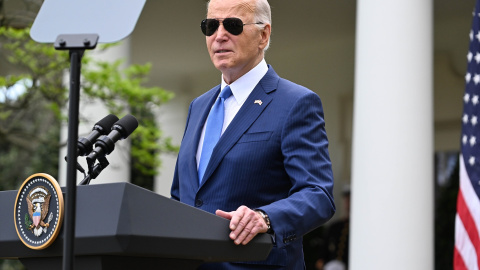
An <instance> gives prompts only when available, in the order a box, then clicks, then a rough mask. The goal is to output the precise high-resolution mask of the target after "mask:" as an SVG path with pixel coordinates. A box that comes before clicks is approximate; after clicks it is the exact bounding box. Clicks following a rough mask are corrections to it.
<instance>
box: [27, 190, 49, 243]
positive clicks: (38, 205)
mask: <svg viewBox="0 0 480 270" xmlns="http://www.w3.org/2000/svg"><path fill="white" fill-rule="evenodd" d="M51 197H52V195H51V194H50V192H49V191H48V189H47V188H45V187H43V186H38V187H36V188H34V189H33V190H32V191H30V192H29V194H28V196H27V203H28V214H29V216H30V218H31V220H32V221H33V223H32V224H31V225H30V226H29V227H28V229H29V230H31V231H33V234H34V235H35V236H37V237H39V236H40V235H42V233H46V232H47V228H48V227H49V225H50V224H49V223H50V221H52V218H53V213H50V216H49V218H48V221H47V223H45V222H44V220H45V218H46V217H47V214H48V207H49V205H50V198H51Z"/></svg>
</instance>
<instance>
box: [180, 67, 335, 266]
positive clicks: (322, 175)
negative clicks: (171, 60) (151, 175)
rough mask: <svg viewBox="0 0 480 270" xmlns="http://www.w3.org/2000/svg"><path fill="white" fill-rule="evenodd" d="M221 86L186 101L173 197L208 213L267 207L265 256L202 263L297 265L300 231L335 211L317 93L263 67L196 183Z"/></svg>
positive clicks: (300, 252) (300, 257)
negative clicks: (269, 233)
mask: <svg viewBox="0 0 480 270" xmlns="http://www.w3.org/2000/svg"><path fill="white" fill-rule="evenodd" d="M219 92H220V86H219V85H218V86H216V87H214V88H213V89H211V90H210V91H208V92H206V93H205V94H203V95H201V96H200V97H198V98H196V99H195V100H193V101H192V103H191V104H190V108H189V112H188V118H187V124H186V127H185V133H184V136H183V140H182V143H181V146H180V151H179V154H178V159H177V165H176V168H175V175H174V179H173V184H172V189H171V196H172V198H173V199H176V200H179V201H181V202H183V203H186V204H189V205H191V206H194V207H197V208H199V209H203V210H205V211H208V212H210V213H215V210H217V209H221V210H224V211H234V210H236V209H237V208H238V207H239V206H241V205H245V206H247V207H249V208H251V209H261V210H263V211H265V212H266V213H267V214H268V216H269V217H270V220H271V224H272V229H273V230H274V237H273V239H274V248H273V249H272V251H271V252H270V255H269V257H268V258H267V260H265V261H261V262H248V263H223V264H214V265H208V267H205V269H249V268H248V267H249V266H252V267H253V265H257V267H260V268H263V269H265V268H266V267H273V268H272V269H303V268H304V260H303V249H302V236H303V235H304V234H306V233H307V232H309V231H311V230H313V229H315V228H316V227H318V226H320V225H322V224H323V223H325V222H326V221H327V220H329V219H330V218H331V217H332V215H333V214H334V212H335V206H334V202H333V196H332V189H333V175H332V168H331V162H330V158H329V154H328V140H327V135H326V132H325V121H324V117H323V108H322V105H321V101H320V98H319V97H318V95H317V94H315V93H313V92H312V91H310V90H308V89H307V88H305V87H303V86H300V85H297V84H294V83H292V82H290V81H287V80H285V79H282V78H280V77H279V76H278V75H277V74H276V73H275V71H274V70H273V68H272V67H271V66H269V69H268V72H267V73H266V75H265V76H264V77H263V78H262V79H261V80H260V82H259V83H258V85H257V86H256V87H255V89H254V90H253V91H252V93H251V94H250V96H249V97H248V98H247V100H246V101H245V103H244V104H243V106H242V107H241V108H240V110H239V111H238V113H237V115H236V116H235V118H234V119H233V120H232V122H231V123H230V125H229V126H228V128H227V129H226V130H225V132H224V134H223V135H222V137H221V138H220V140H219V142H218V143H217V145H216V146H215V148H214V150H213V153H212V157H211V159H210V162H209V164H208V166H207V169H206V171H205V175H204V179H203V182H202V184H201V185H199V181H198V175H197V163H196V158H195V156H196V152H197V148H198V143H199V140H200V135H201V132H202V128H203V125H204V123H205V120H206V119H207V116H208V113H209V110H210V108H211V107H212V105H213V103H214V101H215V99H216V97H217V96H218V94H219ZM257 100H260V101H261V102H258V101H257ZM255 101H257V102H255ZM259 103H261V104H259ZM268 269H270V268H268Z"/></svg>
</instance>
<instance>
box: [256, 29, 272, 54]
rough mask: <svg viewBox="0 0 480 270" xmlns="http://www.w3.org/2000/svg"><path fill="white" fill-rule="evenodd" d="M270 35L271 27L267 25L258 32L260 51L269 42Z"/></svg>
mask: <svg viewBox="0 0 480 270" xmlns="http://www.w3.org/2000/svg"><path fill="white" fill-rule="evenodd" d="M271 33H272V25H270V24H268V23H267V24H266V25H265V27H264V28H263V30H261V32H260V35H261V41H260V44H259V47H260V49H262V50H263V49H264V48H265V47H266V46H267V44H268V41H269V40H270V35H271Z"/></svg>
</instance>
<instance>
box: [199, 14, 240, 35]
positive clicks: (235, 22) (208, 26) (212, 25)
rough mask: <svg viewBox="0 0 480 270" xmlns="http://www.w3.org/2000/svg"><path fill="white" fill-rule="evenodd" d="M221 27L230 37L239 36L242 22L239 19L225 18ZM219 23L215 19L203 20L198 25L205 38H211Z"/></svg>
mask: <svg viewBox="0 0 480 270" xmlns="http://www.w3.org/2000/svg"><path fill="white" fill-rule="evenodd" d="M222 24H223V27H225V30H227V31H228V32H229V33H230V34H232V35H235V36H237V35H240V34H241V33H242V32H243V22H242V20H240V19H239V18H226V19H224V20H223V22H222ZM219 26H220V22H219V21H218V20H217V19H205V20H203V21H202V23H201V24H200V28H202V32H203V34H204V35H205V36H211V35H213V33H215V31H217V29H218V27H219Z"/></svg>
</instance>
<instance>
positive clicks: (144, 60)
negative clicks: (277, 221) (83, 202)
mask: <svg viewBox="0 0 480 270" xmlns="http://www.w3.org/2000/svg"><path fill="white" fill-rule="evenodd" d="M41 3H42V1H41V0H24V1H19V0H0V27H1V28H2V29H12V28H13V29H17V30H21V29H25V28H27V29H28V27H29V26H30V25H31V23H32V22H33V20H34V18H35V16H36V14H37V12H38V8H39V7H40V5H41ZM270 4H271V6H272V13H273V24H272V30H273V32H272V43H271V47H270V49H269V50H268V52H267V54H266V60H267V63H269V64H271V65H272V66H273V67H274V69H275V71H276V72H277V73H278V74H279V75H280V76H281V77H284V78H287V79H289V80H291V81H294V82H296V83H298V84H301V85H304V86H306V87H308V88H310V89H311V90H313V91H315V92H316V93H318V95H319V96H320V97H321V99H322V102H323V106H324V110H325V119H326V129H327V134H328V137H329V140H330V146H329V151H330V157H331V159H332V163H333V170H334V178H335V190H334V195H335V198H336V204H337V213H336V214H335V216H334V218H333V219H332V221H330V222H329V223H327V224H326V225H325V226H324V227H322V228H319V229H318V230H316V231H313V232H311V233H310V234H308V235H307V236H305V243H304V244H305V259H306V264H307V268H308V269H323V268H321V267H322V264H325V263H327V262H328V261H329V260H331V259H332V258H333V257H336V258H337V257H338V258H346V257H348V256H347V255H348V251H347V250H348V233H347V235H345V234H343V235H342V230H343V228H345V221H348V217H349V197H348V196H349V194H350V189H351V185H350V184H351V179H352V175H351V170H352V169H351V168H352V129H353V128H352V127H353V119H354V116H353V112H354V108H353V107H354V71H355V40H356V14H357V3H356V1H353V0H352V1H348V0H347V1H327V0H322V1H306V0H298V1H278V0H272V1H270ZM474 4H475V3H474V1H473V0H468V1H450V0H435V1H432V7H431V8H432V11H433V31H434V32H433V37H432V39H433V46H434V48H433V97H432V98H433V104H434V122H433V123H432V124H433V126H434V141H433V142H432V143H433V144H434V153H431V154H432V160H433V162H434V164H435V166H434V172H433V175H434V177H433V178H432V179H431V184H432V187H434V200H435V223H434V224H435V228H434V231H435V243H434V246H435V269H451V265H452V258H453V242H454V240H453V238H454V233H453V228H454V215H455V202H456V194H457V192H458V154H459V148H460V132H461V115H462V97H463V93H464V75H465V71H466V54H467V51H468V42H469V39H468V34H469V31H470V25H471V20H472V10H473V8H474ZM384 12H389V11H388V10H385V11H384ZM205 14H206V9H205V1H202V0H197V1H188V2H187V1H158V0H156V1H147V3H146V5H145V7H144V9H143V12H142V14H141V16H140V19H139V21H138V23H137V25H136V28H135V30H134V32H133V33H132V34H131V36H130V37H129V38H127V39H126V40H123V41H122V42H120V43H119V44H117V45H116V46H115V47H113V48H106V49H104V48H99V49H97V50H95V51H92V52H87V57H88V63H85V65H84V69H85V71H83V75H84V76H85V79H84V81H82V83H83V84H84V90H82V93H81V99H82V110H81V121H82V126H81V128H80V130H81V134H80V136H81V135H85V134H87V133H88V132H89V130H90V129H91V127H92V125H93V123H95V122H96V121H98V120H99V119H100V118H101V117H102V116H104V115H106V113H108V112H115V113H116V114H118V115H119V117H120V116H121V115H122V114H125V113H132V114H133V115H135V116H137V118H139V120H140V126H144V127H145V130H143V129H142V130H139V131H138V133H139V134H138V135H137V136H138V137H132V140H131V141H128V142H124V143H123V144H122V145H121V146H120V147H119V148H120V150H116V151H117V152H114V153H113V154H112V155H111V159H112V160H110V161H111V163H112V165H111V167H109V168H108V169H106V170H105V171H104V172H103V173H102V175H101V176H100V177H99V179H97V180H95V181H93V182H92V184H96V183H105V182H117V181H130V182H132V183H135V184H138V185H140V186H143V187H145V188H148V189H151V190H153V191H155V192H157V193H159V194H162V195H164V196H169V188H170V184H171V179H172V176H173V170H174V165H175V158H176V154H175V153H176V150H177V149H178V145H179V144H180V142H181V138H182V134H183V129H184V125H185V118H186V114H187V111H188V106H189V103H190V101H191V100H192V99H193V98H195V97H196V96H198V95H200V94H201V93H203V92H205V91H206V90H208V89H210V88H211V87H213V86H215V85H217V84H218V83H219V82H220V76H221V75H220V73H219V72H218V71H217V70H216V69H215V68H214V66H213V65H212V64H211V62H210V58H209V56H208V53H207V51H206V46H205V37H204V36H203V34H202V33H201V31H200V21H201V20H202V19H203V18H204V17H205ZM52 19H53V18H52ZM408 19H409V18H391V20H400V21H405V23H407V22H408ZM386 23H388V22H386ZM0 34H1V36H0V172H2V173H1V175H0V190H9V189H17V188H18V187H19V185H20V184H21V183H22V182H23V181H24V180H25V179H26V178H27V177H28V176H29V175H31V174H33V173H35V172H46V173H49V174H51V175H53V176H54V177H55V178H57V179H59V181H60V182H61V183H63V184H64V183H65V175H66V172H65V165H66V163H65V161H64V160H63V157H64V156H65V141H66V129H65V127H66V121H65V120H66V116H65V115H66V111H65V108H66V102H67V100H68V89H66V88H65V84H64V82H65V70H68V66H69V63H68V57H67V56H66V55H65V54H63V55H60V56H53V54H54V52H49V51H48V47H53V46H51V45H48V44H47V45H45V46H46V47H45V48H44V47H41V46H43V45H41V44H36V43H33V44H30V45H28V44H29V42H30V41H29V40H28V35H27V36H25V33H23V35H24V36H21V34H20V33H18V32H14V33H10V32H8V31H6V30H3V32H0ZM403 38H405V39H408V38H409V37H408V36H405V37H403ZM18 40H21V43H22V44H23V45H18ZM15 42H17V43H15ZM10 44H14V45H10ZM15 44H17V47H15ZM12 46H13V47H12ZM21 51H24V53H23V54H22V53H21ZM25 52H26V53H25ZM35 55H41V56H42V57H39V56H35ZM386 57H388V56H386ZM11 58H13V59H17V60H18V59H23V62H21V63H19V62H18V61H17V62H15V61H12V59H11ZM119 59H121V60H122V62H115V61H117V60H119ZM103 61H105V62H108V63H110V64H109V65H110V66H108V67H105V66H103V67H101V65H96V64H97V63H102V62H103ZM52 62H54V63H56V64H55V65H52V64H51V63H52ZM29 63H30V64H29ZM49 63H50V64H49ZM40 67H41V69H40ZM36 68H39V69H36ZM126 69H129V70H130V72H127V73H121V74H115V76H113V75H112V74H113V73H112V72H113V71H114V70H117V71H118V70H126ZM132 74H133V75H132ZM117 75H118V76H117ZM108 76H111V77H117V78H116V79H109V80H107V79H105V77H108ZM129 76H130V77H129ZM392 76H394V74H392ZM67 78H68V77H67ZM122 78H125V80H122ZM136 79H139V82H138V83H139V85H135V86H133V88H135V89H136V90H138V91H137V92H132V91H130V92H129V90H128V89H129V87H132V84H131V83H129V81H134V80H136ZM393 80H394V81H395V80H399V81H401V80H402V78H393ZM47 85H48V87H47ZM112 85H115V87H117V88H118V89H119V90H118V91H113V90H111V89H110V90H105V89H104V88H106V87H111V86H112ZM42 86H45V87H42ZM115 87H112V88H115ZM42 88H43V89H42ZM102 89H103V90H102ZM122 91H123V92H122ZM386 91H388V89H386ZM29 93H31V94H29ZM33 93H35V94H33ZM140 93H142V96H141V97H140ZM134 97H136V99H135V98H134ZM119 104H120V105H121V106H120V105H119ZM14 124H15V125H14ZM379 124H381V123H379ZM136 132H137V131H136ZM134 134H135V133H134ZM132 136H133V135H132ZM152 141H154V142H155V144H154V145H150V144H148V142H152ZM142 149H143V151H142ZM412 155H415V153H412ZM145 156H148V157H149V158H150V159H149V160H146V161H145V160H142V157H145ZM140 163H141V164H142V165H141V166H137V165H138V164H140ZM81 177H82V175H81V174H79V177H78V178H80V179H81ZM352 192H353V191H352ZM380 192H381V191H380ZM336 224H337V225H336ZM338 224H341V225H338ZM347 224H348V222H347ZM335 226H337V228H336V229H335ZM347 228H348V227H347ZM335 230H336V232H333V231H335ZM344 232H345V230H344ZM347 232H348V230H347ZM332 235H338V237H334V238H341V237H343V240H346V241H343V244H341V245H340V244H339V242H338V239H329V237H330V238H332ZM339 246H342V247H339ZM340 248H343V251H342V252H340V253H341V254H340V255H339V249H340ZM346 254H347V255H346ZM319 260H320V261H319ZM7 264H9V262H8V263H5V265H4V266H3V267H4V268H3V269H8V267H12V266H9V265H7ZM315 265H316V266H315ZM15 267H18V266H15ZM315 267H316V268H315Z"/></svg>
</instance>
